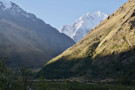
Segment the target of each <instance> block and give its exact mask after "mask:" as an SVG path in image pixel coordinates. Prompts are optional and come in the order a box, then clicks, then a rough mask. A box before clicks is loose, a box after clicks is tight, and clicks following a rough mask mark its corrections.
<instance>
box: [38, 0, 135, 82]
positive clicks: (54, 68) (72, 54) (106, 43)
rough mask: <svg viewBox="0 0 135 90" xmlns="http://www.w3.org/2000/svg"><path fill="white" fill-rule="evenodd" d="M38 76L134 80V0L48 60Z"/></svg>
mask: <svg viewBox="0 0 135 90" xmlns="http://www.w3.org/2000/svg"><path fill="white" fill-rule="evenodd" d="M39 75H41V76H44V77H45V78H48V79H64V78H68V79H77V80H78V79H86V80H94V81H95V80H96V81H99V80H108V79H109V80H110V79H111V80H115V81H118V80H123V79H124V80H135V0H129V1H128V2H127V3H125V4H124V5H122V6H121V7H120V8H119V9H118V10H117V11H116V12H114V13H113V14H112V15H110V16H109V17H108V18H107V19H105V20H104V21H103V22H101V23H100V24H99V25H98V26H96V27H95V28H94V29H92V30H91V31H90V32H89V33H88V34H87V35H86V36H85V37H84V38H83V39H82V40H81V41H79V42H78V43H77V44H75V45H73V46H72V47H70V48H69V49H67V50H66V51H65V52H63V53H62V54H61V55H59V56H57V57H55V58H53V59H52V60H51V61H49V62H48V63H47V64H46V65H45V66H44V67H43V68H42V70H41V71H40V72H39V74H38V75H37V76H39Z"/></svg>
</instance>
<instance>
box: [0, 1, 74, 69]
mask: <svg viewBox="0 0 135 90" xmlns="http://www.w3.org/2000/svg"><path fill="white" fill-rule="evenodd" d="M74 43H75V42H74V41H73V40H72V39H71V38H69V37H68V36H66V35H65V34H61V33H59V32H58V30H56V29H55V28H53V27H51V26H50V25H48V24H46V23H44V22H43V21H42V20H40V19H38V18H37V17H36V16H35V15H33V14H30V13H27V12H25V11H24V10H22V9H21V8H20V7H19V6H17V5H16V4H15V3H12V2H9V1H6V0H0V56H8V58H9V59H8V60H7V61H6V62H7V64H8V66H13V67H16V66H17V67H18V66H27V67H32V68H39V67H41V66H42V65H44V64H45V63H46V62H47V61H48V60H49V59H51V58H53V57H55V56H57V55H59V54H60V53H62V52H63V51H64V50H66V49H67V48H68V47H70V46H72V45H73V44H74Z"/></svg>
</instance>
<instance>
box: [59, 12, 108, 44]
mask: <svg viewBox="0 0 135 90" xmlns="http://www.w3.org/2000/svg"><path fill="white" fill-rule="evenodd" d="M107 17H108V15H107V14H105V13H102V12H100V11H98V12H95V13H89V12H88V13H87V14H86V15H84V16H81V17H80V18H79V19H78V20H76V21H75V22H74V23H73V24H71V25H64V26H63V27H62V28H61V30H60V32H61V33H64V34H66V35H68V36H69V37H71V38H72V39H73V40H74V41H75V42H78V41H80V40H81V39H82V38H83V37H84V36H85V35H86V34H87V33H88V32H89V31H90V30H91V29H93V28H94V27H95V26H97V25H98V24H99V23H101V22H102V21H103V20H104V19H106V18H107Z"/></svg>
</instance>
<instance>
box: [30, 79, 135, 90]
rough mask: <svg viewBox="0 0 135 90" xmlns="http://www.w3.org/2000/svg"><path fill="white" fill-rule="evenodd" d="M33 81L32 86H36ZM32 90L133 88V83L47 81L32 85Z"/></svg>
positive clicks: (134, 87) (117, 89) (124, 89)
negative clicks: (42, 83) (39, 84)
mask: <svg viewBox="0 0 135 90" xmlns="http://www.w3.org/2000/svg"><path fill="white" fill-rule="evenodd" d="M37 84H38V83H34V84H33V86H37ZM33 89H34V90H135V84H132V85H122V84H105V83H104V84H103V83H80V82H70V81H65V82H57V81H49V82H46V84H44V85H43V86H42V85H41V87H33Z"/></svg>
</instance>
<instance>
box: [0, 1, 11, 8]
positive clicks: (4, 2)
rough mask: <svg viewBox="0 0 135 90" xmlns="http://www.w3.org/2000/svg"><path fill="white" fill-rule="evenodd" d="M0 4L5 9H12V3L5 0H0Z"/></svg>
mask: <svg viewBox="0 0 135 90" xmlns="http://www.w3.org/2000/svg"><path fill="white" fill-rule="evenodd" d="M0 4H3V5H4V6H5V7H4V8H5V9H9V8H11V7H12V3H11V2H10V1H7V0H0Z"/></svg>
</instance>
